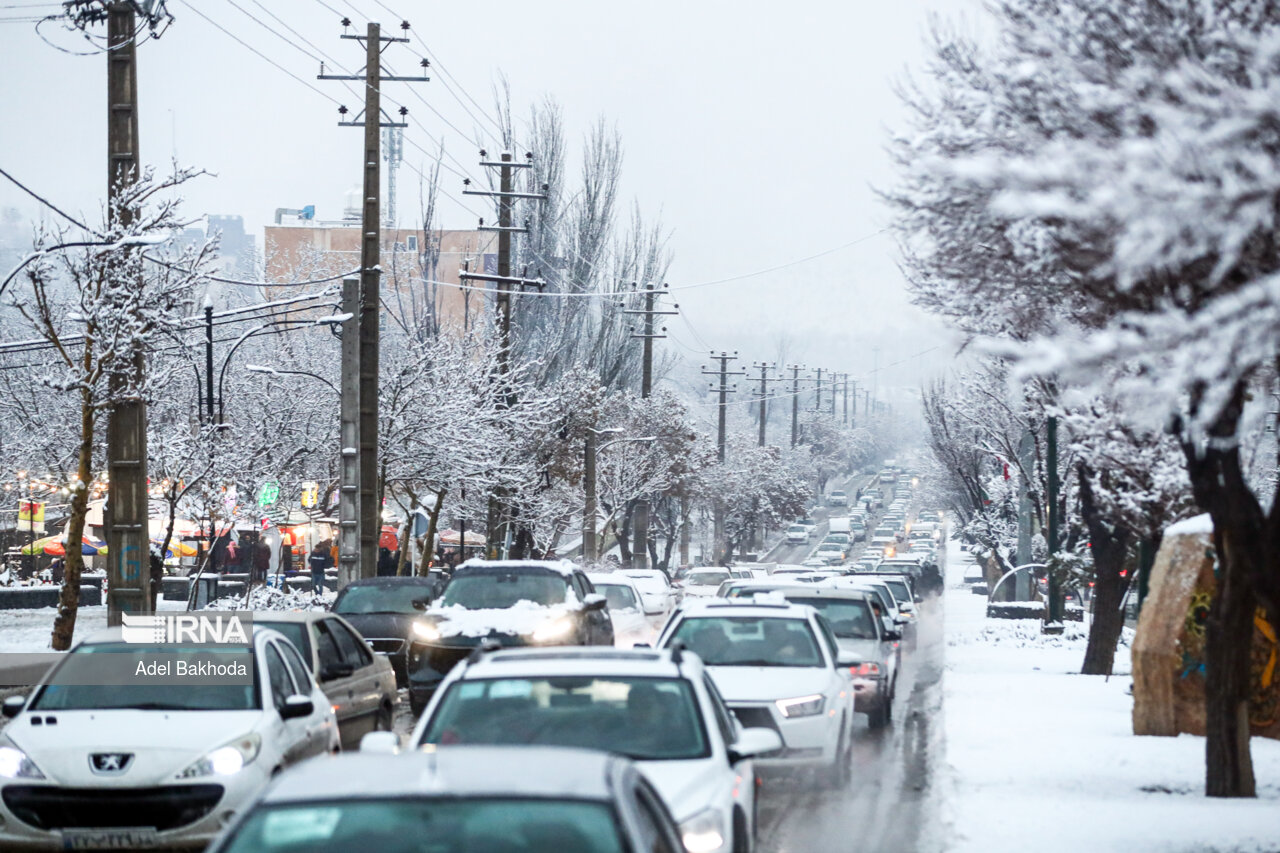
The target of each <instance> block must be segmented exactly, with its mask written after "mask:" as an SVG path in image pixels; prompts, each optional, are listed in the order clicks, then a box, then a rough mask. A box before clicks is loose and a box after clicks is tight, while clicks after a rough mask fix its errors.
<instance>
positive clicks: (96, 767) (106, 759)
mask: <svg viewBox="0 0 1280 853" xmlns="http://www.w3.org/2000/svg"><path fill="white" fill-rule="evenodd" d="M132 761H133V753H132V752H95V753H92V754H91V755H90V756H89V768H90V769H91V770H92V771H93V772H94V773H102V774H112V773H123V772H124V771H126V770H128V769H129V764H130V763H132Z"/></svg>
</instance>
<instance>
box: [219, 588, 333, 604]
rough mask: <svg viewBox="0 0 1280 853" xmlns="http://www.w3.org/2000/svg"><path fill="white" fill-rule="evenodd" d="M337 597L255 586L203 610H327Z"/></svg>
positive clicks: (222, 599)
mask: <svg viewBox="0 0 1280 853" xmlns="http://www.w3.org/2000/svg"><path fill="white" fill-rule="evenodd" d="M336 597H337V593H335V592H323V593H319V594H316V593H314V592H303V591H297V592H283V591H281V590H278V589H276V588H275V587H270V586H256V587H254V588H253V590H252V591H251V592H250V593H249V600H248V602H246V601H245V597H244V596H243V595H229V596H225V597H223V598H219V599H218V600H217V601H212V602H210V603H209V604H208V605H206V607H205V608H204V609H205V610H328V609H329V605H331V604H333V600H334V599H335V598H336Z"/></svg>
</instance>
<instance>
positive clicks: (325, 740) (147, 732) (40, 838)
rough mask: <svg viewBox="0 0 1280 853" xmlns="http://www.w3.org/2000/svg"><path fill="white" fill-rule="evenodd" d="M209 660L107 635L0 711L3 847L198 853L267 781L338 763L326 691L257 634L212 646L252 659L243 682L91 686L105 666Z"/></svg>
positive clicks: (189, 649)
mask: <svg viewBox="0 0 1280 853" xmlns="http://www.w3.org/2000/svg"><path fill="white" fill-rule="evenodd" d="M209 651H210V648H209V647H207V646H206V647H198V646H192V645H181V644H166V643H133V642H125V641H124V640H123V636H122V631H121V629H119V628H115V629H108V630H106V631H103V632H99V633H96V634H94V635H93V636H91V637H89V638H88V639H86V640H84V641H83V642H81V643H80V644H79V645H77V646H76V647H75V648H74V649H72V650H71V652H70V653H69V654H68V655H67V656H66V657H64V658H63V659H62V661H61V662H59V663H58V665H57V666H55V667H54V668H53V669H52V670H51V671H50V673H49V674H48V675H47V676H46V677H45V679H44V680H43V681H42V682H41V683H40V684H39V685H38V686H37V687H36V688H35V690H34V691H33V692H32V694H31V696H30V698H27V699H24V698H23V697H11V698H10V699H7V700H5V702H4V705H3V711H4V714H5V716H7V717H11V718H12V719H11V720H10V721H9V724H8V725H7V726H5V728H4V732H3V734H2V735H0V819H2V820H0V848H3V847H20V848H22V849H28V850H29V849H57V850H63V849H84V848H123V847H166V848H170V847H197V848H199V847H203V846H204V845H206V844H207V843H208V842H209V841H210V840H211V839H212V838H213V837H214V836H215V835H217V834H218V832H220V831H221V830H222V829H223V828H224V827H225V826H226V825H227V823H228V822H230V821H231V820H232V819H233V818H234V817H235V814H236V812H237V810H239V809H241V808H243V807H244V806H245V805H246V804H248V803H249V802H250V801H252V799H253V798H254V797H255V796H256V795H257V794H258V793H259V791H260V790H261V789H262V787H263V786H264V785H266V784H267V782H268V781H269V780H270V779H271V777H272V775H274V774H275V773H277V772H279V771H280V770H281V769H282V768H284V767H286V766H288V765H290V764H293V763H295V762H297V761H300V760H302V759H304V758H308V757H310V756H312V755H317V754H324V753H329V752H336V751H338V749H339V736H338V724H337V720H336V719H335V717H334V712H333V709H332V707H331V706H330V704H329V702H328V701H327V700H326V699H325V695H324V692H323V691H321V689H320V688H319V687H318V686H317V685H316V682H315V680H314V679H313V678H312V676H311V673H310V672H309V671H308V670H307V667H306V665H305V664H304V663H303V661H302V658H301V656H300V655H299V654H298V651H297V649H296V648H294V646H293V644H292V643H290V642H289V641H288V640H286V639H285V638H284V636H283V635H281V634H279V633H277V632H275V631H272V630H269V629H266V628H261V627H260V628H256V629H254V631H253V636H252V637H251V638H250V639H249V642H248V643H247V644H245V645H227V646H219V647H217V651H218V652H236V653H239V654H240V655H242V656H243V657H244V658H249V660H248V661H247V664H248V668H249V669H250V670H251V672H250V676H251V677H250V680H249V683H247V684H242V685H236V684H233V683H215V684H210V685H195V684H182V685H172V684H155V683H152V684H145V683H142V684H137V685H125V686H120V683H119V681H117V682H116V685H115V686H104V685H102V684H92V683H86V681H89V682H91V681H92V680H93V679H92V678H87V677H86V674H87V673H94V672H96V673H104V665H106V664H108V662H110V666H109V669H110V670H111V671H112V672H113V673H115V672H116V670H118V669H119V668H120V667H121V666H128V667H133V666H134V665H135V664H147V663H150V662H153V661H155V660H156V658H157V656H160V655H164V656H176V658H177V660H183V661H196V660H198V658H197V657H195V656H196V655H198V654H200V653H206V654H207V653H208V652H209ZM228 660H230V659H229V658H227V657H222V658H219V659H218V661H228ZM206 662H215V661H211V660H210V659H207V658H206ZM100 680H103V681H105V680H108V676H107V675H105V674H103V675H101V678H100Z"/></svg>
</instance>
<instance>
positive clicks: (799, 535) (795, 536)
mask: <svg viewBox="0 0 1280 853" xmlns="http://www.w3.org/2000/svg"><path fill="white" fill-rule="evenodd" d="M812 534H813V528H811V527H806V526H804V525H803V524H793V525H791V526H790V527H788V528H787V543H788V544H790V545H803V544H805V543H806V542H808V541H809V537H810V536H811V535H812Z"/></svg>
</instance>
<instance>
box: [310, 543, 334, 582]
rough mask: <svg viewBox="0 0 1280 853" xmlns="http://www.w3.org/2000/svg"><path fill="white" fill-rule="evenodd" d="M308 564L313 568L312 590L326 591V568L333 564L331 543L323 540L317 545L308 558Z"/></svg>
mask: <svg viewBox="0 0 1280 853" xmlns="http://www.w3.org/2000/svg"><path fill="white" fill-rule="evenodd" d="M307 565H308V566H309V567H310V568H311V591H312V592H313V593H316V594H319V593H322V592H324V570H325V569H327V568H329V566H330V565H332V560H331V559H330V557H329V543H327V542H321V543H320V544H318V545H316V547H315V550H314V551H312V552H311V556H310V557H308V558H307Z"/></svg>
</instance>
